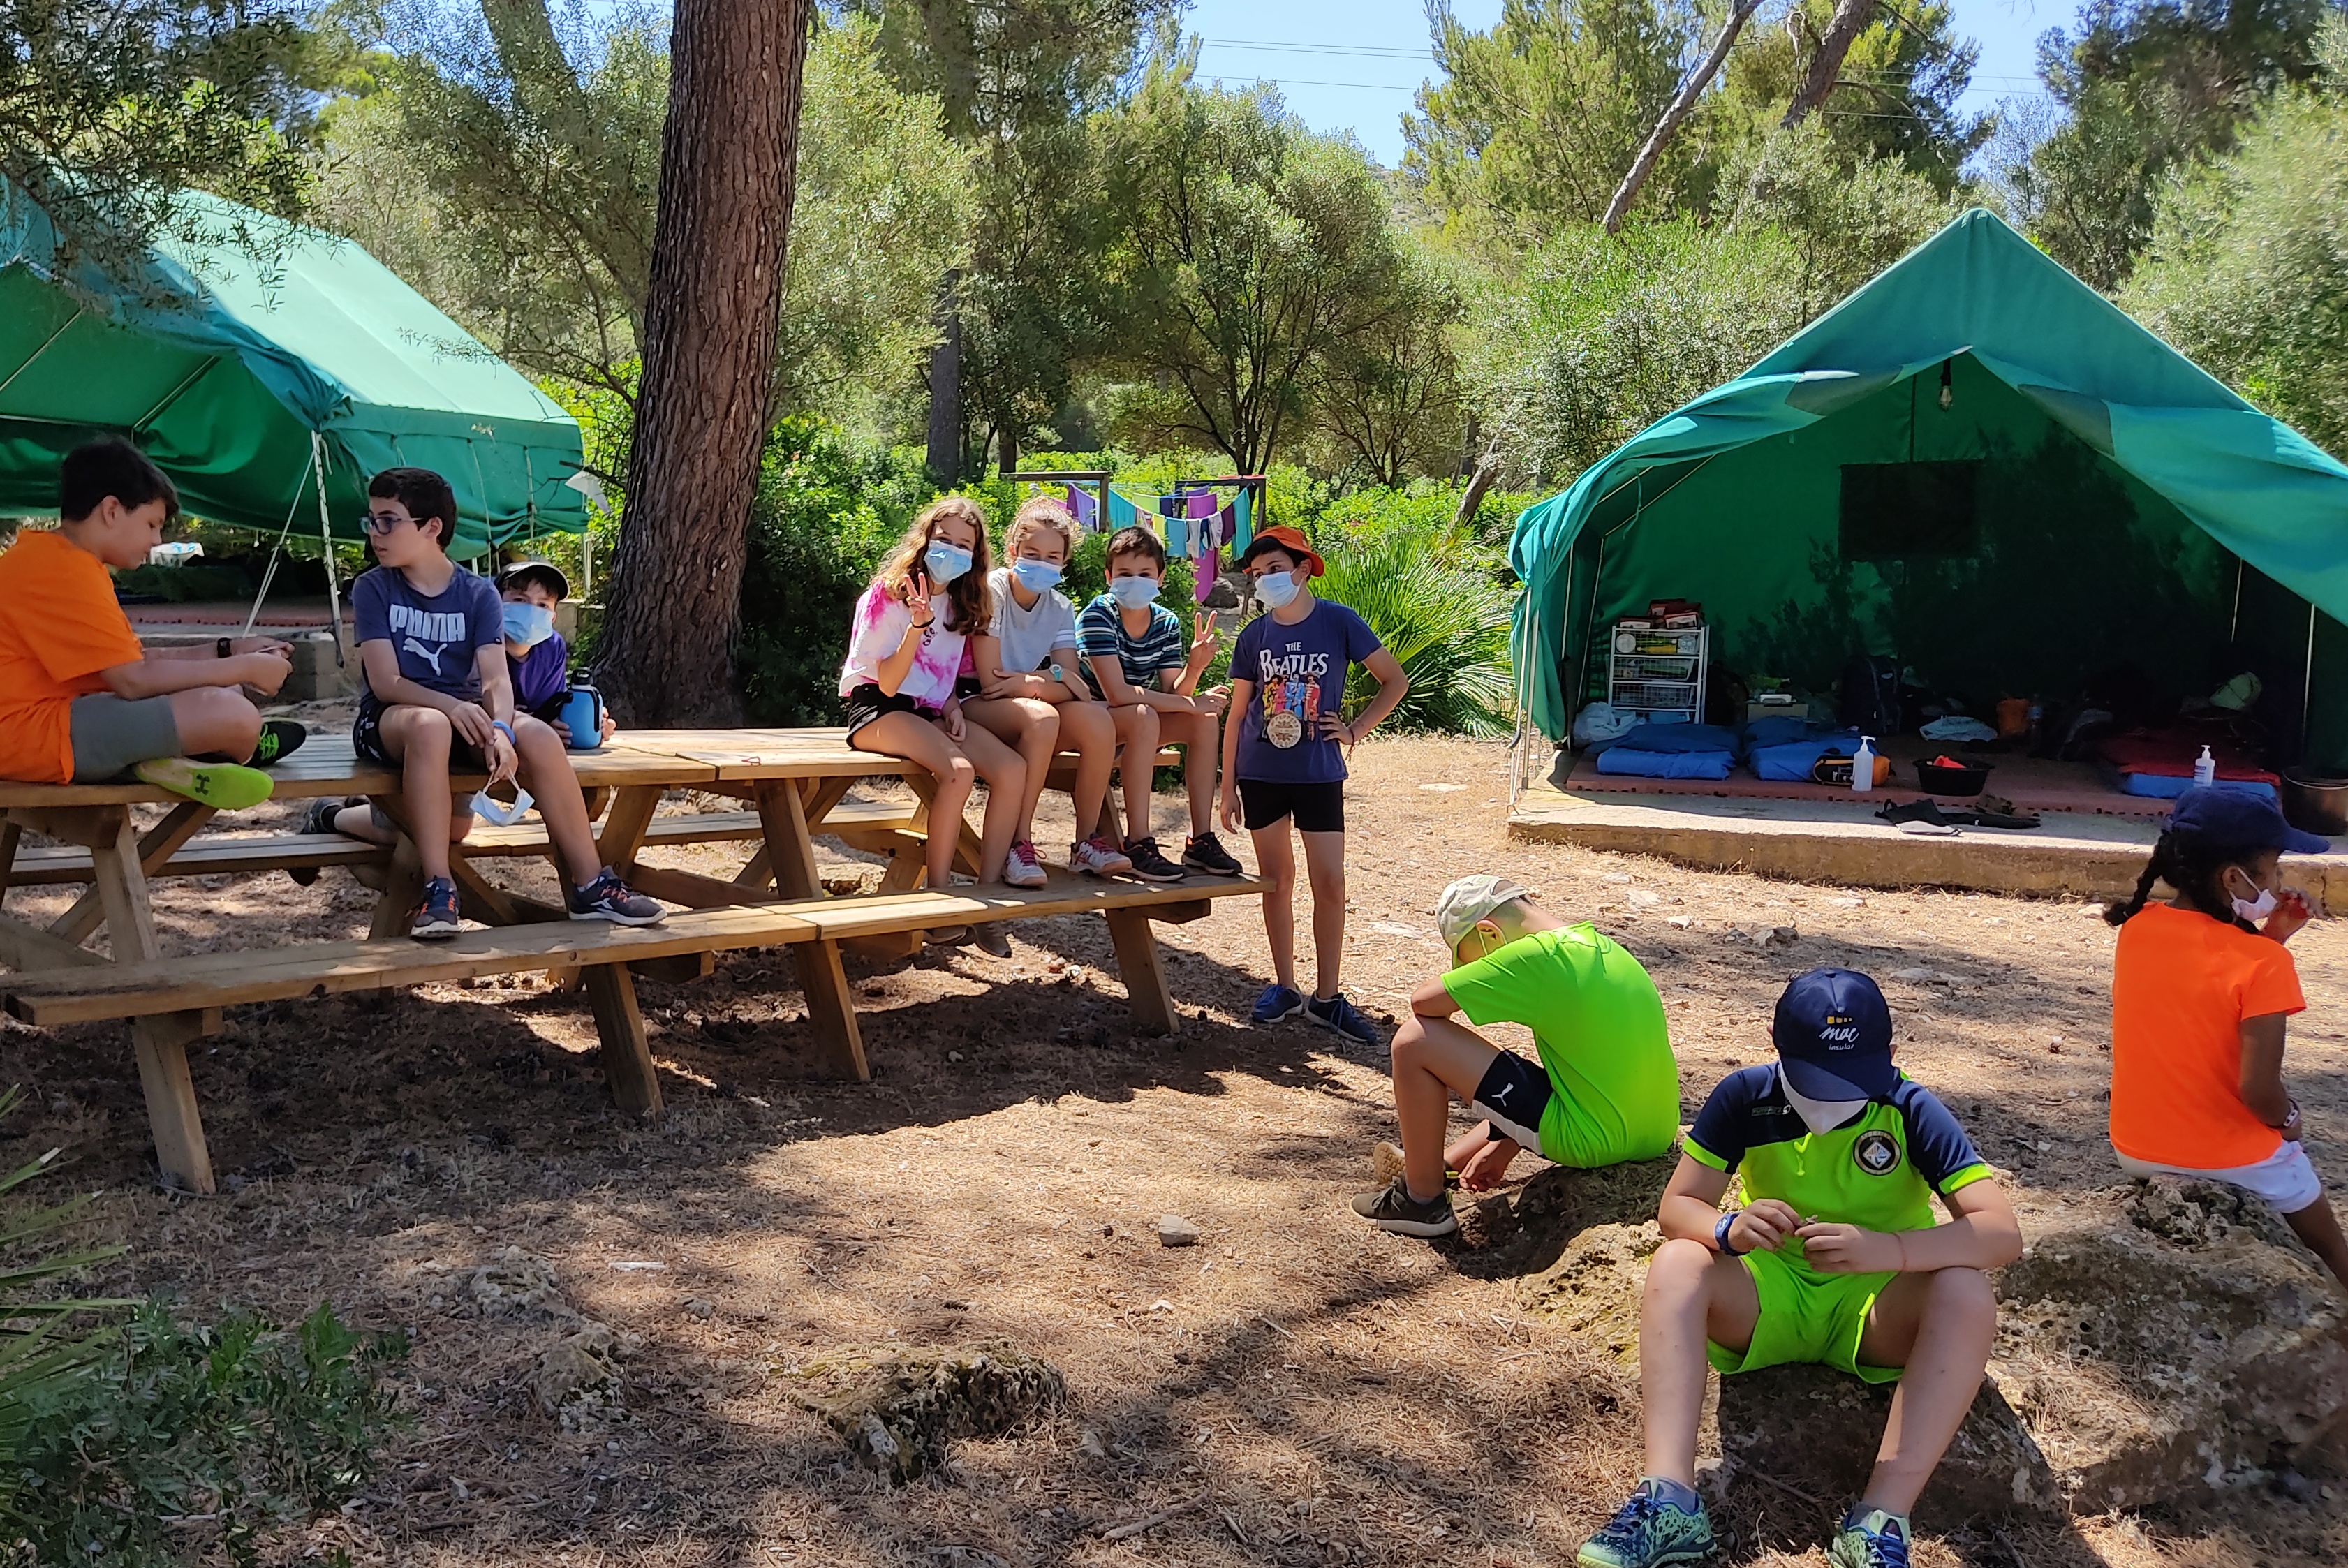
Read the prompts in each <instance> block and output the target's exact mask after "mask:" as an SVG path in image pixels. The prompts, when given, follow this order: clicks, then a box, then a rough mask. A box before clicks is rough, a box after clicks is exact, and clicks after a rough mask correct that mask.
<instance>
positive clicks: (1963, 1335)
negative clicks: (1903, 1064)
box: [1579, 969, 2022, 1568]
mask: <svg viewBox="0 0 2348 1568" xmlns="http://www.w3.org/2000/svg"><path fill="white" fill-rule="evenodd" d="M1770 1036H1771V1037H1772V1038H1773V1039H1774V1040H1775V1041H1776V1047H1777V1060H1776V1063H1775V1064H1774V1065H1771V1064H1763V1065H1761V1066H1758V1067H1750V1068H1742V1069H1741V1070H1739V1071H1736V1072H1734V1073H1731V1074H1729V1075H1728V1077H1727V1078H1725V1079H1724V1080H1723V1081H1722V1083H1721V1085H1720V1087H1719V1088H1715V1089H1714V1090H1713V1091H1712V1096H1711V1098H1710V1099H1707V1100H1705V1101H1704V1109H1703V1110H1702V1111H1701V1112H1699V1113H1698V1114H1697V1116H1696V1119H1695V1126H1694V1128H1693V1129H1691V1130H1689V1133H1688V1136H1687V1140H1686V1142H1685V1143H1684V1144H1683V1145H1682V1146H1681V1150H1680V1163H1679V1169H1678V1171H1675V1172H1673V1176H1672V1181H1671V1185H1670V1186H1669V1187H1668V1188H1666V1189H1665V1190H1664V1192H1663V1205H1662V1208H1661V1211H1660V1212H1659V1214H1658V1216H1657V1218H1658V1219H1659V1221H1660V1222H1661V1223H1662V1226H1663V1235H1664V1237H1665V1238H1666V1239H1665V1240H1664V1242H1663V1246H1662V1247H1660V1248H1659V1249H1657V1251H1656V1253H1655V1255H1654V1258H1653V1261H1652V1262H1651V1263H1650V1264H1648V1265H1647V1284H1646V1289H1645V1291H1644V1293H1643V1295H1642V1297H1641V1300H1640V1308H1639V1387H1640V1393H1641V1397H1642V1398H1643V1401H1644V1404H1645V1409H1646V1424H1647V1474H1646V1475H1645V1477H1644V1478H1643V1479H1642V1480H1641V1481H1640V1482H1639V1487H1638V1490H1637V1491H1633V1492H1632V1494H1631V1499H1630V1501H1628V1502H1625V1503H1624V1504H1623V1505H1622V1509H1621V1511H1618V1512H1617V1513H1616V1514H1615V1516H1614V1518H1613V1520H1612V1522H1610V1523H1608V1525H1607V1526H1606V1528H1605V1529H1604V1530H1601V1531H1600V1532H1598V1534H1597V1535H1595V1536H1593V1537H1592V1538H1591V1540H1590V1541H1589V1542H1587V1543H1585V1544H1584V1545H1583V1546H1582V1548H1581V1555H1580V1558H1579V1562H1580V1563H1581V1564H1582V1568H1653V1565H1655V1564H1658V1563H1694V1562H1696V1561H1698V1560H1700V1559H1702V1558H1704V1557H1707V1556H1710V1555H1711V1554H1712V1550H1713V1540H1712V1525H1711V1522H1710V1521H1709V1520H1707V1519H1706V1518H1705V1517H1704V1504H1703V1502H1702V1501H1701V1500H1700V1499H1699V1498H1698V1497H1697V1496H1696V1493H1695V1486H1694V1482H1695V1440H1696V1422H1697V1418H1698V1416H1699V1414H1700V1412H1701V1411H1702V1409H1703V1407H1704V1368H1705V1365H1706V1363H1707V1362H1709V1363H1710V1365H1711V1366H1713V1367H1717V1368H1718V1369H1719V1370H1720V1371H1721V1372H1722V1373H1723V1374H1724V1375H1728V1374H1734V1373H1737V1372H1749V1371H1752V1370H1754V1369H1756V1368H1758V1367H1775V1366H1779V1365H1782V1364H1784V1363H1787V1362H1803V1361H1814V1362H1820V1363H1823V1364H1824V1365H1826V1366H1829V1367H1839V1368H1841V1369H1842V1370H1843V1371H1845V1372H1849V1373H1853V1374H1855V1375H1857V1376H1858V1377H1862V1378H1864V1379H1866V1380H1867V1381H1869V1382H1871V1383H1884V1382H1890V1381H1892V1380H1894V1379H1898V1380H1899V1382H1900V1390H1899V1392H1898V1393H1897V1394H1896V1395H1894V1396H1893V1398H1892V1401H1891V1418H1890V1422H1889V1424H1888V1425H1887V1426H1886V1428H1885V1429H1884V1438H1883V1445H1882V1447H1881V1448H1880V1449H1879V1450H1878V1452H1877V1457H1876V1460H1875V1470H1874V1473H1873V1474H1872V1475H1870V1476H1869V1478H1868V1483H1867V1491H1866V1492H1865V1493H1864V1494H1863V1495H1862V1496H1861V1497H1860V1499H1859V1504H1858V1506H1857V1507H1855V1508H1853V1509H1852V1510H1851V1511H1849V1513H1848V1514H1846V1515H1845V1516H1844V1517H1843V1521H1842V1525H1841V1527H1840V1529H1839V1531H1838V1532H1837V1534H1836V1536H1835V1539H1834V1542H1833V1543H1832V1544H1831V1546H1830V1547H1829V1548H1828V1558H1829V1559H1830V1560H1831V1561H1832V1562H1833V1563H1836V1564H1837V1568H1906V1564H1907V1563H1908V1547H1909V1539H1910V1531H1909V1526H1908V1511H1909V1510H1910V1508H1912V1507H1914V1506H1915V1502H1916V1497H1917V1494H1918V1493H1920V1492H1921V1491H1923V1488H1924V1483H1925V1481H1926V1480H1929V1479H1930V1478H1931V1474H1932V1470H1933V1467H1934V1466H1936V1465H1938V1464H1939V1463H1940V1462H1941V1454H1942V1453H1943V1452H1944V1451H1946V1449H1948V1446H1949V1441H1950V1439H1952V1438H1953V1437H1955V1436H1956V1432H1957V1427H1958V1424H1959V1423H1960V1422H1962V1420H1963V1419H1964V1417H1965V1412H1966V1410H1968V1409H1969V1408H1972V1402H1973V1395H1974V1393H1975V1392H1976V1391H1977V1390H1978V1389H1979V1388H1980V1387H1981V1380H1982V1371H1983V1369H1984V1368H1985V1367H1987V1365H1988V1363H1989V1352H1990V1346H1991V1342H1992V1341H1993V1339H1994V1338H1995V1337H1996V1335H1997V1300H1996V1297H1995V1296H1994V1295H1993V1294H1992V1292H1991V1289H1990V1284H1989V1279H1988V1276H1987V1274H1985V1273H1984V1271H1986V1270H1989V1269H1993V1268H1997V1267H1999V1266H2000V1265H2002V1264H2008V1263H2011V1262H2013V1260H2014V1259H2015V1258H2016V1257H2018V1256H2020V1255H2021V1253H2022V1233H2021V1231H2020V1229H2019V1228H2018V1227H2017V1226H2016V1225H2015V1223H2014V1218H2013V1208H2012V1207H2011V1206H2010V1205H2009V1204H2008V1203H2007V1202H2006V1200H2005V1194H2004V1192H2003V1191H2001V1190H2000V1189H1999V1187H1998V1184H1997V1182H1996V1181H1993V1180H1992V1179H1991V1172H1990V1169H1989V1167H1988V1165H1987V1164H1985V1163H1983V1161H1982V1158H1981V1156H1980V1155H1979V1154H1977V1153H1975V1152H1974V1151H1973V1146H1972V1140H1969V1139H1968V1138H1966V1136H1965V1132H1964V1129H1962V1127H1960V1126H1958V1125H1957V1121H1956V1119H1955V1118H1954V1117H1952V1116H1951V1115H1950V1114H1949V1112H1948V1109H1947V1108H1945V1107H1944V1106H1942V1105H1941V1102H1940V1101H1939V1100H1937V1099H1933V1098H1932V1095H1931V1091H1930V1090H1928V1089H1926V1088H1923V1087H1922V1086H1921V1085H1920V1084H1918V1083H1916V1082H1914V1081H1913V1080H1912V1079H1910V1078H1907V1077H1906V1076H1905V1075H1903V1074H1902V1073H1901V1072H1900V1069H1899V1068H1896V1067H1894V1066H1893V1065H1892V1061H1891V1057H1892V1045H1891V1010H1890V1007H1889V1006H1887V1005H1886V1004H1885V1002H1884V1000H1883V993H1882V992H1881V991H1880V990H1879V989H1877V987H1876V984H1875V982H1874V981H1872V980H1870V979H1869V978H1868V977H1867V976H1866V975H1859V974H1856V973H1853V972H1852V971H1850V970H1848V969H1813V970H1811V971H1810V972H1809V973H1808V974H1807V975H1800V976H1797V978H1796V979H1795V980H1794V981H1793V983H1792V984H1790V985H1787V987H1786V990H1785V994H1784V995H1781V996H1779V997H1778V998H1777V1010H1776V1019H1775V1022H1774V1023H1773V1025H1772V1026H1771V1028H1770ZM1732 1176H1734V1177H1735V1179H1736V1180H1737V1181H1739V1182H1740V1183H1741V1185H1742V1189H1743V1197H1744V1206H1743V1207H1742V1208H1735V1209H1731V1210H1729V1211H1728V1212H1725V1213H1724V1212H1721V1209H1720V1202H1721V1199H1722V1197H1723V1196H1724V1195H1725V1193H1726V1192H1727V1191H1728V1189H1729V1183H1730V1179H1731V1177H1732ZM1935 1196H1938V1197H1939V1199H1940V1201H1941V1203H1943V1204H1944V1205H1945V1206H1946V1207H1947V1209H1948V1211H1949V1213H1950V1216H1951V1220H1952V1222H1951V1223H1948V1224H1936V1223H1935V1222H1934V1218H1933V1214H1932V1199H1933V1198H1934V1197H1935Z"/></svg>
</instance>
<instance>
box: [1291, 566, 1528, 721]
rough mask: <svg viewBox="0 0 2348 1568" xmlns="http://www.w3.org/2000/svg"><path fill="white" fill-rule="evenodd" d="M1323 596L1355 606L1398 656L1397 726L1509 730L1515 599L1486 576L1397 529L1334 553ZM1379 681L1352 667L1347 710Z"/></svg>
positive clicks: (1356, 705) (1322, 585) (1353, 709)
mask: <svg viewBox="0 0 2348 1568" xmlns="http://www.w3.org/2000/svg"><path fill="white" fill-rule="evenodd" d="M1316 586H1317V588H1318V590H1319V592H1321V593H1323V594H1325V595H1326V596H1327V597H1329V598H1332V599H1334V600H1336V601H1338V602H1339V603H1344V604H1347V605H1350V606H1351V607H1352V608H1353V609H1354V611H1355V612H1356V613H1357V614H1360V616H1361V617H1362V619H1364V620H1365V621H1367V622H1368V623H1369V624H1370V629H1371V630H1372V631H1374V632H1375V633H1376V634H1378V640H1379V641H1380V642H1382V643H1384V644H1385V645H1386V647H1387V648H1388V649H1390V650H1391V651H1392V652H1393V654H1394V655H1395V658H1397V659H1399V660H1401V661H1402V667H1403V673H1404V674H1405V675H1406V676H1409V677H1410V691H1409V693H1408V694H1407V695H1406V696H1404V698H1403V699H1402V706H1401V707H1397V708H1395V712H1394V717H1393V718H1392V719H1391V720H1390V721H1389V722H1390V723H1391V724H1392V725H1393V726H1394V727H1395V728H1398V729H1439V730H1449V731H1453V732H1456V733H1461V734H1467V735H1494V734H1498V733H1499V732H1500V731H1502V730H1503V729H1505V728H1506V727H1507V723H1508V720H1507V710H1508V706H1509V698H1510V694H1511V692H1512V690H1513V683H1512V682H1511V680H1510V677H1509V599H1508V594H1507V593H1506V591H1505V590H1503V589H1502V588H1501V586H1500V585H1499V583H1497V582H1495V581H1494V580H1493V578H1492V577H1491V576H1490V574H1489V573H1484V572H1479V571H1477V570H1475V569H1473V568H1471V567H1464V566H1458V565H1454V564H1450V563H1448V562H1444V561H1442V560H1439V559H1437V557H1435V556H1433V555H1430V554H1429V553H1428V552H1426V551H1425V550H1423V549H1422V548H1421V547H1420V545H1419V543H1418V542H1417V541H1416V539H1414V538H1412V537H1411V536H1410V535H1408V534H1406V533H1395V534H1393V535H1390V536H1388V537H1386V538H1384V539H1379V540H1376V541H1375V542H1368V543H1365V545H1364V546H1363V547H1362V548H1360V549H1357V550H1347V551H1344V552H1339V553H1338V554H1335V555H1333V556H1331V557H1330V558H1329V571H1328V574H1327V575H1326V576H1324V577H1323V579H1322V580H1321V582H1320V583H1318V584H1317V585H1316ZM1376 685H1377V683H1376V682H1375V680H1373V679H1371V677H1370V676H1369V675H1368V674H1367V673H1366V672H1364V671H1356V672H1355V673H1354V677H1353V679H1352V680H1351V681H1350V682H1348V683H1347V686H1346V688H1345V710H1346V711H1347V712H1348V713H1353V712H1357V711H1359V709H1360V707H1361V705H1362V704H1363V703H1365V702H1366V701H1367V700H1368V699H1369V695H1370V693H1371V692H1372V691H1373V690H1375V687H1376Z"/></svg>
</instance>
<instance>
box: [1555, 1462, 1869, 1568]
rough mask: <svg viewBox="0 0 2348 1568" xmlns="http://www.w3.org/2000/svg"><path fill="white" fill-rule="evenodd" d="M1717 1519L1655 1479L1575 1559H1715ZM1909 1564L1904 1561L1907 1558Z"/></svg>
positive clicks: (1593, 1566) (1605, 1562)
mask: <svg viewBox="0 0 2348 1568" xmlns="http://www.w3.org/2000/svg"><path fill="white" fill-rule="evenodd" d="M1712 1551H1713V1546H1712V1521H1711V1519H1710V1518H1708V1517H1706V1515H1705V1513H1704V1504H1703V1503H1702V1502H1701V1501H1699V1502H1698V1503H1697V1504H1696V1505H1695V1511H1694V1512H1693V1513H1691V1512H1689V1511H1687V1510H1686V1509H1684V1508H1683V1507H1681V1506H1680V1504H1679V1503H1678V1502H1677V1501H1673V1499H1671V1498H1667V1497H1665V1496H1663V1488H1662V1486H1660V1485H1659V1484H1658V1483H1657V1482H1656V1481H1654V1480H1652V1479H1650V1480H1643V1481H1641V1482H1640V1483H1639V1490H1638V1491H1634V1492H1632V1494H1631V1501H1628V1502H1626V1503H1624V1504H1623V1505H1622V1507H1621V1508H1620V1509H1619V1510H1617V1511H1615V1514H1614V1517H1613V1518H1612V1519H1611V1520H1608V1521H1607V1522H1606V1528H1605V1529H1603V1530H1601V1531H1600V1532H1598V1533H1597V1534H1595V1535H1593V1536H1591V1538H1590V1539H1589V1540H1587V1541H1585V1542H1582V1543H1581V1553H1580V1555H1578V1556H1577V1557H1575V1558H1574V1561H1575V1562H1576V1563H1580V1564H1581V1568H1657V1564H1660V1563H1700V1562H1702V1561H1703V1560H1704V1559H1705V1558H1707V1557H1709V1556H1711V1555H1712ZM1902 1561H1903V1562H1904V1561H1905V1559H1904V1558H1903V1559H1902Z"/></svg>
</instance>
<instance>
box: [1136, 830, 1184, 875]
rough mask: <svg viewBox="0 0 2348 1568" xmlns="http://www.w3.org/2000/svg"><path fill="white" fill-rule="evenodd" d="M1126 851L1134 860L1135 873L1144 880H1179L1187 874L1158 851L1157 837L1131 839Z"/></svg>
mask: <svg viewBox="0 0 2348 1568" xmlns="http://www.w3.org/2000/svg"><path fill="white" fill-rule="evenodd" d="M1125 853H1126V858H1127V859H1128V860H1130V861H1132V862H1133V874H1134V875H1135V876H1138V877H1139V878H1140V879H1141V880H1142V881H1143V882H1180V881H1181V880H1182V878H1183V875H1184V874H1185V873H1184V872H1183V870H1182V868H1181V867H1180V866H1178V865H1176V864H1175V863H1174V862H1173V861H1169V860H1168V859H1167V858H1166V857H1165V856H1164V855H1161V854H1159V852H1158V841H1157V840H1155V839H1129V840H1128V841H1126V846H1125Z"/></svg>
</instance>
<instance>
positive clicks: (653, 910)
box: [564, 866, 668, 925]
mask: <svg viewBox="0 0 2348 1568" xmlns="http://www.w3.org/2000/svg"><path fill="white" fill-rule="evenodd" d="M564 897H565V901H566V902H567V903H569V904H570V906H571V909H570V914H571V918H572V919H573V920H608V921H610V922H611V923H613V924H614V925H658V924H659V923H661V922H662V921H663V920H664V919H665V918H667V915H668V911H666V910H664V909H663V908H661V906H660V905H659V904H657V903H654V902H653V901H652V900H651V899H648V898H646V897H645V896H644V894H642V893H640V892H636V891H635V890H634V889H633V888H631V887H630V886H628V884H627V883H625V882H622V881H621V880H620V873H619V872H615V871H613V869H612V868H611V867H609V866H605V867H604V868H603V869H602V871H601V872H597V873H596V876H595V880H594V881H593V882H589V883H588V884H587V885H586V886H585V887H575V888H572V889H571V890H570V892H568V893H567V894H565V895H564Z"/></svg>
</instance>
